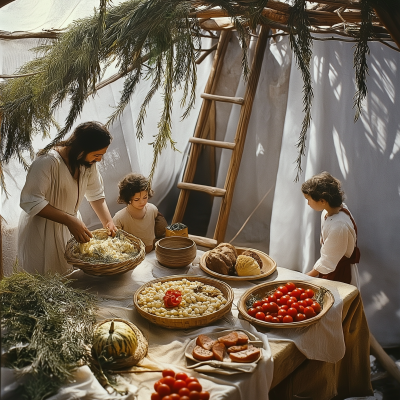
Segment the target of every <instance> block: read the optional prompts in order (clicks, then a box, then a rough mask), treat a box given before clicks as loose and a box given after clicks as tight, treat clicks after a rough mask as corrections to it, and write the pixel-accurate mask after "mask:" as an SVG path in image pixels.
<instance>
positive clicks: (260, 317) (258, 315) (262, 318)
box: [256, 312, 265, 321]
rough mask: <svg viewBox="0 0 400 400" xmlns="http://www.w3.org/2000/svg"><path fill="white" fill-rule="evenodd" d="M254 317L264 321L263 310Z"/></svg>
mask: <svg viewBox="0 0 400 400" xmlns="http://www.w3.org/2000/svg"><path fill="white" fill-rule="evenodd" d="M256 318H257V319H260V320H262V321H264V319H265V314H264V313H263V312H258V313H257V314H256Z"/></svg>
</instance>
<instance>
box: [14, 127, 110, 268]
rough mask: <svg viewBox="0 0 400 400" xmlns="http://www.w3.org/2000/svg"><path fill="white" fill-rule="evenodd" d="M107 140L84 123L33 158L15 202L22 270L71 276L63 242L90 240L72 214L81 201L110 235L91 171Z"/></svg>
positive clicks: (98, 180)
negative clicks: (19, 214)
mask: <svg viewBox="0 0 400 400" xmlns="http://www.w3.org/2000/svg"><path fill="white" fill-rule="evenodd" d="M111 140H112V137H111V135H110V133H109V132H108V130H107V129H106V128H105V127H104V126H103V125H102V124H100V123H98V122H85V123H83V124H81V125H78V126H77V127H76V129H75V131H74V132H73V134H72V135H71V136H70V137H69V138H68V139H67V140H65V141H63V142H60V143H59V144H58V145H56V146H55V147H54V148H53V149H51V150H50V151H49V152H48V153H43V152H39V154H38V157H37V158H36V159H35V160H34V161H33V163H32V165H31V167H30V169H29V172H28V174H27V177H26V183H25V186H24V187H23V189H22V192H21V199H20V206H21V208H22V209H23V211H22V213H21V217H20V220H19V226H18V263H19V265H20V266H21V267H22V268H23V269H24V270H26V271H28V272H30V273H36V272H37V273H41V274H44V273H47V272H58V273H60V274H63V275H64V274H67V273H69V272H71V271H72V266H71V265H69V264H67V262H66V261H65V259H64V252H65V246H66V243H67V241H68V240H69V239H70V238H71V235H73V236H74V237H75V239H76V240H77V241H78V242H80V243H85V242H88V241H89V240H90V238H91V237H92V234H91V233H90V231H89V230H88V228H87V227H86V226H85V224H84V223H83V221H82V219H81V216H80V213H79V211H78V209H79V205H80V203H81V201H82V199H83V196H85V197H86V199H87V200H88V201H89V202H90V204H91V206H92V208H93V210H94V211H95V212H96V214H97V216H98V217H99V219H100V221H101V222H102V224H103V227H104V228H106V229H108V230H109V232H110V234H112V235H114V234H115V232H116V230H117V228H116V227H115V225H114V222H113V221H112V218H111V215H110V212H109V210H108V207H107V204H106V201H105V196H104V187H103V180H102V178H101V175H100V174H99V171H98V169H97V165H96V163H97V162H99V161H101V159H102V157H103V155H104V154H105V153H106V151H107V148H108V146H109V145H110V143H111Z"/></svg>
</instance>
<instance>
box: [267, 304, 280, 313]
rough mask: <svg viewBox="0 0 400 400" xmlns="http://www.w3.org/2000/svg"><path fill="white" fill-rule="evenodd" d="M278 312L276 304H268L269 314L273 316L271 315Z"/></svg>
mask: <svg viewBox="0 0 400 400" xmlns="http://www.w3.org/2000/svg"><path fill="white" fill-rule="evenodd" d="M278 311H279V307H278V304H276V303H269V312H270V313H271V314H273V313H278Z"/></svg>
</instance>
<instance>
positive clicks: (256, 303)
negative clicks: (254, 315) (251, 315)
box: [253, 300, 262, 308]
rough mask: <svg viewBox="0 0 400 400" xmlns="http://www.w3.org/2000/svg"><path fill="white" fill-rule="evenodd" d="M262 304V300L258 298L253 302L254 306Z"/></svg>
mask: <svg viewBox="0 0 400 400" xmlns="http://www.w3.org/2000/svg"><path fill="white" fill-rule="evenodd" d="M261 306H262V302H261V301H260V300H256V301H255V302H254V303H253V307H254V308H255V307H261Z"/></svg>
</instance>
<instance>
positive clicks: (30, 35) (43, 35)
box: [0, 30, 61, 40]
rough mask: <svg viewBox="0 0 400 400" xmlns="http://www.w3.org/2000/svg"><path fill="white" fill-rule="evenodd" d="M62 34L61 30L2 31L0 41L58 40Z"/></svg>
mask: <svg viewBox="0 0 400 400" xmlns="http://www.w3.org/2000/svg"><path fill="white" fill-rule="evenodd" d="M60 34H61V32H60V31H59V30H49V31H43V32H7V31H0V39H3V40H12V39H57V38H58V37H59V36H60Z"/></svg>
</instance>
